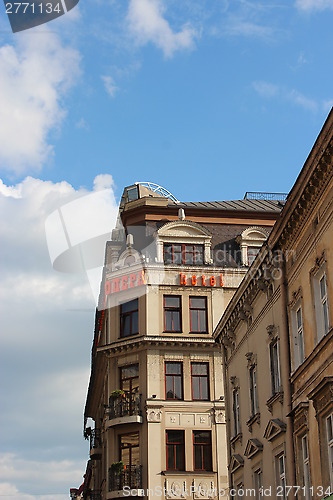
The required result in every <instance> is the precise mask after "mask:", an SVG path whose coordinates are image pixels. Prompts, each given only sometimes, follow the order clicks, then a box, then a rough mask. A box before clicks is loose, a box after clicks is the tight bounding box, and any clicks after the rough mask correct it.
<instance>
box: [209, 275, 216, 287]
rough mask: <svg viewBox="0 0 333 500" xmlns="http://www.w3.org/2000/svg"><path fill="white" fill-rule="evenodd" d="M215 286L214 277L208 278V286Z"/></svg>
mask: <svg viewBox="0 0 333 500" xmlns="http://www.w3.org/2000/svg"><path fill="white" fill-rule="evenodd" d="M215 284H216V279H215V276H212V277H211V278H210V286H215Z"/></svg>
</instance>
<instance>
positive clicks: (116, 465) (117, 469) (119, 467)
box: [110, 460, 125, 476]
mask: <svg viewBox="0 0 333 500" xmlns="http://www.w3.org/2000/svg"><path fill="white" fill-rule="evenodd" d="M124 468H125V466H124V462H123V461H122V460H120V462H113V464H111V467H110V469H111V471H112V472H113V473H114V474H116V475H117V476H119V475H120V474H121V473H122V472H123V470H124Z"/></svg>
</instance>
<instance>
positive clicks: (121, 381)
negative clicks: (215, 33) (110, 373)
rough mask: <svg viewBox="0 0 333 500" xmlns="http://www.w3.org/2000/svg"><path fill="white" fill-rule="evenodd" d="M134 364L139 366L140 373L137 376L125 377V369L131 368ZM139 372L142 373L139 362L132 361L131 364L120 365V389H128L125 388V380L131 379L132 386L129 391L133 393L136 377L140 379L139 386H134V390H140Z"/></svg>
mask: <svg viewBox="0 0 333 500" xmlns="http://www.w3.org/2000/svg"><path fill="white" fill-rule="evenodd" d="M132 366H135V367H136V366H137V367H138V374H137V375H136V376H133V377H126V378H124V377H123V370H126V369H128V368H131V367H132ZM139 374H140V367H139V363H131V364H130V365H124V366H120V367H119V381H120V389H121V390H126V389H124V387H123V385H124V382H126V381H129V386H130V389H129V392H130V393H132V392H133V387H132V381H133V380H134V379H137V380H138V387H137V388H134V390H138V388H139Z"/></svg>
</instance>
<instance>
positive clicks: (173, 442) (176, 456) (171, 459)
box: [166, 431, 185, 471]
mask: <svg viewBox="0 0 333 500" xmlns="http://www.w3.org/2000/svg"><path fill="white" fill-rule="evenodd" d="M166 468H167V470H180V471H184V470H185V442H184V431H166Z"/></svg>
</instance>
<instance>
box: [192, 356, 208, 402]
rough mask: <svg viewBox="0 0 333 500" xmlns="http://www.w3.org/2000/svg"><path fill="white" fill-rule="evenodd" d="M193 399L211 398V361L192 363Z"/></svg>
mask: <svg viewBox="0 0 333 500" xmlns="http://www.w3.org/2000/svg"><path fill="white" fill-rule="evenodd" d="M191 378H192V399H193V400H201V401H208V400H209V363H191Z"/></svg>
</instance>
